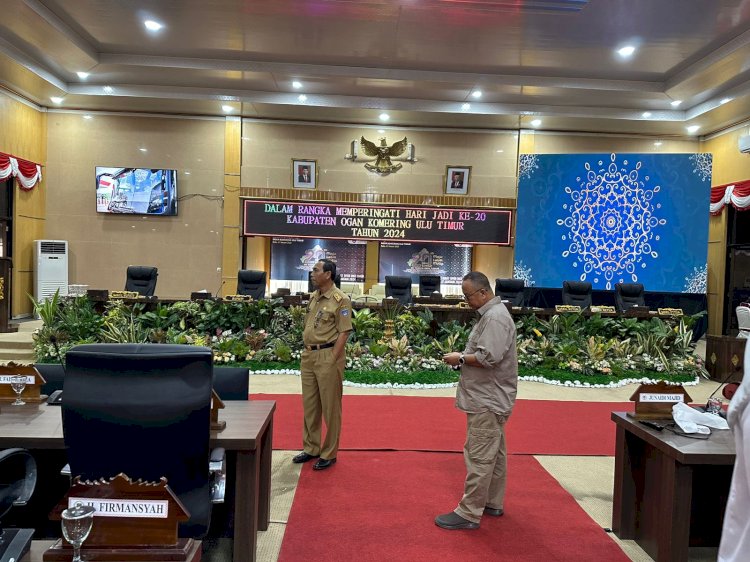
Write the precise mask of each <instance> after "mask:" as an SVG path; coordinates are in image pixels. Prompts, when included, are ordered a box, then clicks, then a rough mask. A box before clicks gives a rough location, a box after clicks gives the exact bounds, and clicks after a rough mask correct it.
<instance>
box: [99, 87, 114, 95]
mask: <svg viewBox="0 0 750 562" xmlns="http://www.w3.org/2000/svg"><path fill="white" fill-rule="evenodd" d="M102 90H104V93H105V94H111V93H112V92H114V91H115V89H114V88H113V87H112V86H104V88H102Z"/></svg>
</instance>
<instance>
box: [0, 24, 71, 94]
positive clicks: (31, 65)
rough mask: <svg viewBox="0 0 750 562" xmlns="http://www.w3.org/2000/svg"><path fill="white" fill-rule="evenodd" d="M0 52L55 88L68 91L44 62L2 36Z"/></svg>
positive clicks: (0, 37) (63, 82) (64, 84)
mask: <svg viewBox="0 0 750 562" xmlns="http://www.w3.org/2000/svg"><path fill="white" fill-rule="evenodd" d="M0 53H3V54H5V55H7V56H8V57H10V59H11V60H12V61H14V62H15V63H16V64H20V65H21V66H22V67H24V68H25V69H27V70H29V71H30V72H33V73H34V74H36V75H37V76H39V78H41V79H42V80H45V81H47V82H49V83H50V84H52V85H53V86H54V87H55V88H57V89H59V90H62V91H63V92H67V91H68V85H67V84H66V83H65V81H63V80H61V79H60V78H58V77H57V76H56V75H55V74H54V73H53V72H52V71H51V70H49V69H48V68H47V67H46V66H45V65H44V64H42V63H41V62H39V61H38V60H36V59H34V58H33V57H30V56H29V55H27V54H26V53H24V52H23V51H21V50H20V49H18V48H17V47H16V46H15V45H13V44H12V43H10V42H8V41H7V40H6V39H5V38H4V37H2V36H0Z"/></svg>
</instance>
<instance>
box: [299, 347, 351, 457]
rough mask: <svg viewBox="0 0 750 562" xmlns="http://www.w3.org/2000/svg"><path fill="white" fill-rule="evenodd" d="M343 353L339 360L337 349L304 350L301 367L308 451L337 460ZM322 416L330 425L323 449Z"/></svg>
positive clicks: (304, 428) (343, 363)
mask: <svg viewBox="0 0 750 562" xmlns="http://www.w3.org/2000/svg"><path fill="white" fill-rule="evenodd" d="M345 363H346V359H345V358H344V356H343V354H342V356H341V358H340V359H339V360H338V361H335V360H334V358H333V348H328V349H320V350H318V351H307V350H305V351H303V352H302V361H301V364H300V371H301V373H302V374H301V378H302V406H303V408H304V412H305V421H304V427H303V429H302V440H303V446H304V451H305V452H306V453H307V454H309V455H320V456H321V457H322V458H324V459H328V460H330V459H335V458H336V454H337V452H338V450H339V436H340V434H341V395H342V393H343V384H342V383H343V380H344V365H345ZM321 417H322V419H323V420H324V421H325V423H326V438H325V441H324V442H323V444H322V446H321V443H320V437H321V432H322V427H321Z"/></svg>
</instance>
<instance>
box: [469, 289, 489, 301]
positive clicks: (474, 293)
mask: <svg viewBox="0 0 750 562" xmlns="http://www.w3.org/2000/svg"><path fill="white" fill-rule="evenodd" d="M479 291H484V289H477V290H476V291H474V292H473V293H469V294H468V295H464V300H469V299H470V298H471V297H473V296H474V295H476V294H477V293H478V292H479Z"/></svg>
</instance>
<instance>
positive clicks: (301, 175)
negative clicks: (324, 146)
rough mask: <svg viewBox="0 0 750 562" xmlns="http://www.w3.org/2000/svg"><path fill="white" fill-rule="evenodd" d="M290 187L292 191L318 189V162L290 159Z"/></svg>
mask: <svg viewBox="0 0 750 562" xmlns="http://www.w3.org/2000/svg"><path fill="white" fill-rule="evenodd" d="M292 187H293V188H294V189H317V188H318V161H317V160H300V159H297V158H292Z"/></svg>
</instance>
